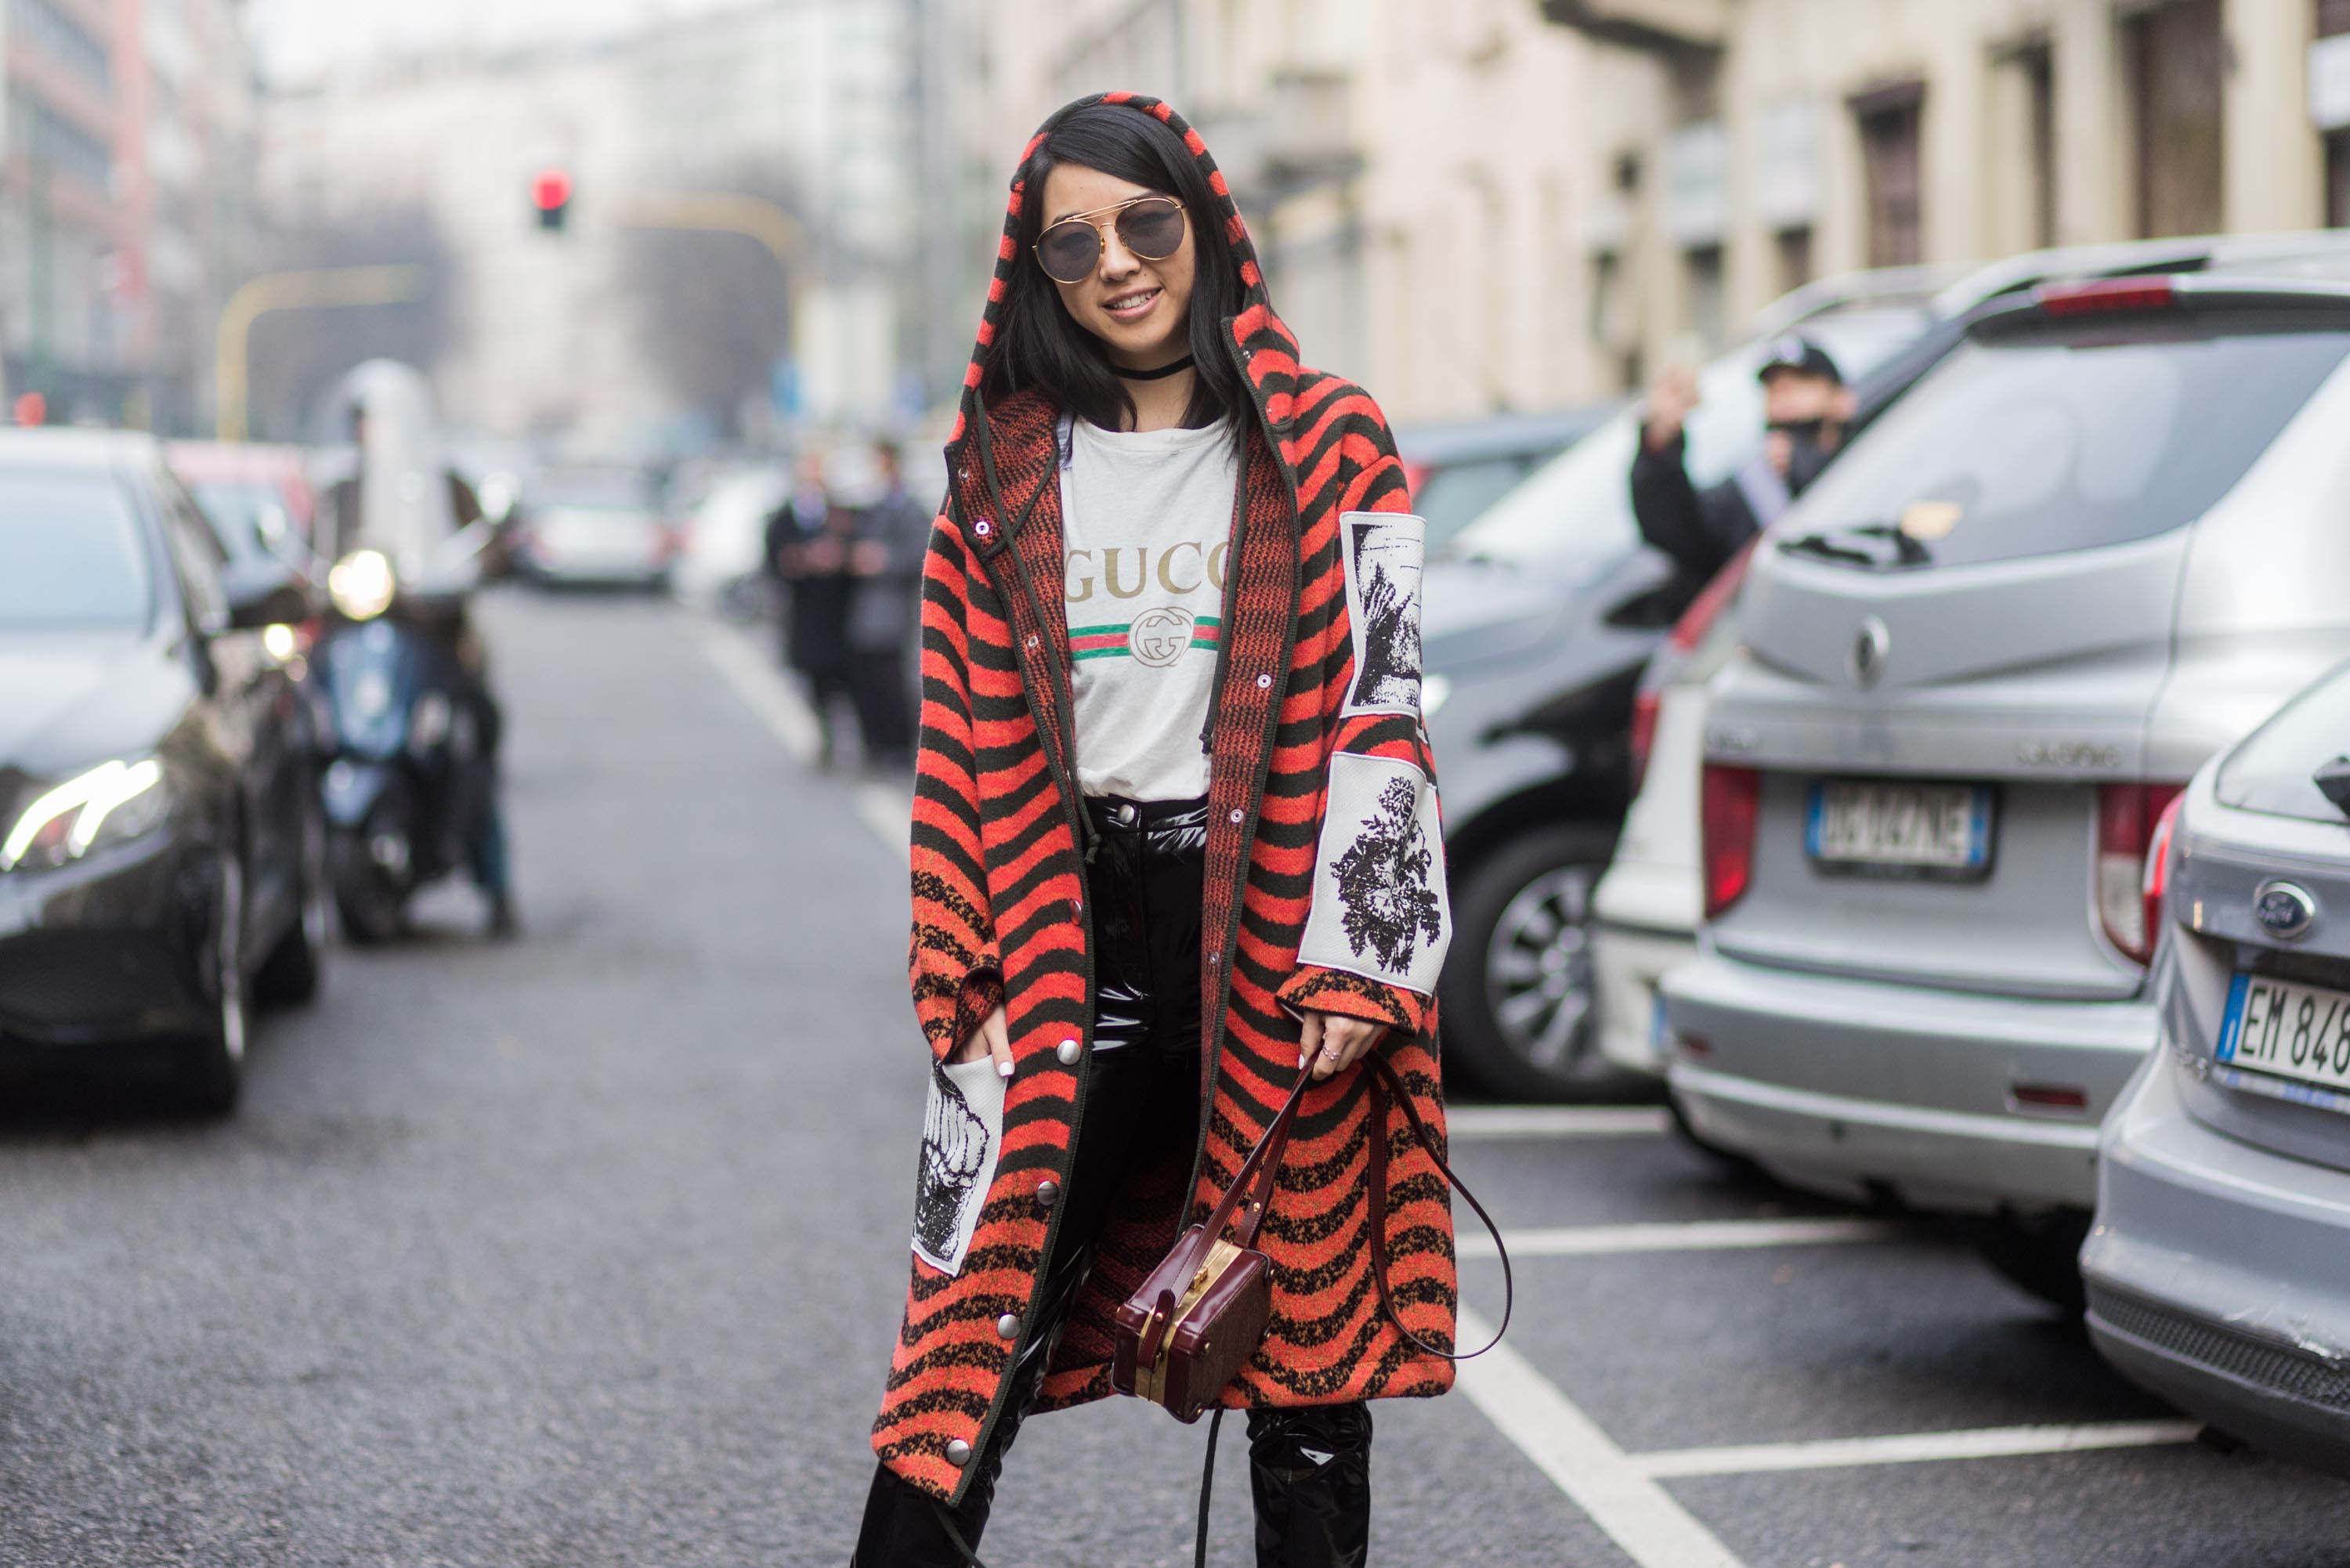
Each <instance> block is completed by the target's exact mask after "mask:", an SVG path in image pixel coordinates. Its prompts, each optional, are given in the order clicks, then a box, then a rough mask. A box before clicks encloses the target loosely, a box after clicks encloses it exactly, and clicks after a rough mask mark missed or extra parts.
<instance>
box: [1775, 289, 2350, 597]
mask: <svg viewBox="0 0 2350 1568" xmlns="http://www.w3.org/2000/svg"><path fill="white" fill-rule="evenodd" d="M2345 354H2350V331H2345V330H2324V331H2310V330H2304V331H2272V330H2246V331H2226V330H2218V331H2214V330H2210V329H2209V328H2205V329H2201V330H2199V331H2196V332H2193V333H2189V332H2182V331H2179V330H2178V328H2177V327H2168V328H2165V327H2155V326H2147V327H2141V328H2127V327H2116V326H2115V325H2111V324H2104V325H2099V326H2095V327H2088V328H2086V329H2085V328H2084V327H2082V326H2081V325H2079V324H2074V323H2051V324H2047V325H2044V326H2033V327H2026V328H2022V329H2021V330H2016V331H2011V332H2005V333H2002V334H2001V335H2000V336H1999V337H1993V338H1989V339H1970V340H1969V341H1967V342H1965V343H1963V344H1961V345H1960V347H1959V348H1958V349H1957V350H1956V351H1954V352H1953V353H1952V354H1951V355H1950V358H1947V359H1945V360H1943V361H1942V363H1941V364H1940V365H1939V366H1937V367H1936V368H1935V369H1933V370H1931V371H1930V372H1929V373H1928V374H1927V375H1926V376H1925V377H1924V378H1922V379H1920V380H1919V381H1918V384H1917V386H1916V387H1914V388H1912V389H1910V391H1909V393H1908V396H1906V397H1904V398H1903V399H1902V400H1900V401H1899V402H1898V403H1896V404H1895V405H1894V406H1893V407H1892V408H1890V409H1888V410H1887V411H1886V413H1885V415H1884V416H1883V417H1882V418H1881V419H1880V420H1878V421H1877V423H1876V424H1875V425H1873V426H1872V427H1871V428H1870V429H1869V430H1868V431H1867V432H1866V433H1865V434H1864V435H1863V436H1861V437H1860V438H1859V439H1858V440H1857V441H1856V442H1855V443H1854V445H1853V449H1852V450H1851V451H1850V452H1846V454H1845V455H1844V457H1843V458H1842V459H1841V460H1840V461H1839V462H1836V463H1835V465H1834V466H1832V467H1831V468H1830V469H1829V470H1828V471H1827V472H1825V473H1824V474H1822V475H1821V476H1820V478H1819V480H1818V482H1817V483H1814V485H1813V486H1812V488H1811V489H1810V490H1809V491H1807V492H1805V493H1804V497H1803V499H1802V500H1801V501H1800V502H1799V503H1798V504H1796V505H1795V506H1794V509H1792V510H1791V511H1790V512H1789V513H1788V514H1787V515H1786V517H1785V518H1784V519H1783V521H1782V523H1781V524H1780V526H1779V529H1778V530H1777V537H1778V538H1779V539H1780V540H1781V541H1782V543H1783V545H1790V546H1793V547H1795V548H1798V549H1801V548H1804V547H1806V546H1810V547H1813V548H1814V549H1816V550H1817V552H1818V553H1819V554H1821V555H1822V556H1824V557H1825V558H1828V559H1851V560H1854V561H1856V563H1865V564H1874V565H1887V566H1928V565H1938V566H1960V565H1967V564H1970V563H1975V562H1984V561H2004V560H2014V559H2019V558H2022V557H2025V556H2047V555H2054V554H2057V553H2060V552H2063V551H2067V550H2086V549H2095V548H2097V547H2099V546H2101V545H2119V544H2125V543H2127V542H2129V541H2131V540H2136V539H2146V538H2151V537H2153V536H2154V535H2158V534H2162V533H2167V532H2168V531H2169V530H2171V529H2173V528H2177V527H2178V526H2180V525H2181V524H2186V523H2189V522H2192V521H2193V520H2194V519H2196V518H2197V517H2199V516H2201V515H2202V514H2204V513H2205V512H2206V511H2208V510H2210V507H2211V506H2212V504H2214V503H2216V502H2217V501H2219V499H2220V497H2221V496H2223V495H2225V494H2226V493H2228V491H2229V490H2230V488H2231V487H2232V486H2233V485H2234V484H2235V483H2236V481H2237V480H2239V479H2240V478H2241V477H2242V476H2243V473H2244V471H2245V470H2246V469H2248V468H2250V467H2251V465H2252V463H2253V462H2254V460H2256V459H2257V458H2258V457H2259V456H2260V455H2261V453H2262V452H2264V451H2265V450H2267V448H2268V445H2269V443H2270V442H2271V441H2274V440H2275V439H2276V435H2277V432H2278V431H2281V430H2282V429H2283V428H2284V425H2285V421H2288V420H2290V419H2291V418H2292V417H2293V414H2294V413H2295V412H2297V411H2298V410H2300V408H2301V407H2302V405H2303V403H2306V402H2307V401H2308V400H2309V398H2310V395H2311V394H2312V393H2313V392H2314V391H2315V390H2316V389H2317V386H2318V384H2319V383H2320V382H2321V381H2323V380H2324V379H2325V378H2326V376H2327V375H2328V374H2329V373H2331V372H2332V371H2333V370H2334V368H2335V367H2336V366H2338V365H2340V364H2341V363H2342V360H2343V358H2344V356H2345ZM1897 534H1898V535H1899V536H1900V537H1898V538H1895V537H1894V535H1897ZM1887 541H1889V542H1890V543H1892V544H1894V545H1899V546H1900V548H1899V550H1898V551H1894V550H1889V549H1884V548H1881V547H1880V546H1881V545H1882V544H1883V543H1884V542H1887ZM1848 545H1849V546H1854V547H1852V548H1850V549H1849V552H1848V553H1839V552H1844V551H1846V547H1847V546H1848Z"/></svg>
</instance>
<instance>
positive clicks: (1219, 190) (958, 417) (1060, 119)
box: [947, 92, 1298, 467]
mask: <svg viewBox="0 0 2350 1568" xmlns="http://www.w3.org/2000/svg"><path fill="white" fill-rule="evenodd" d="M1097 104H1117V105H1118V106H1120V107H1122V108H1125V109H1130V110H1131V111H1132V112H1134V113H1136V114H1147V115H1149V116H1150V117H1151V118H1152V119H1156V120H1159V122H1160V123H1162V124H1164V125H1165V126H1167V128H1168V129H1169V130H1172V131H1174V132H1175V134H1176V135H1177V136H1178V137H1180V138H1181V139H1182V142H1183V145H1184V147H1185V148H1186V149H1188V150H1189V151H1190V152H1191V157H1192V159H1193V160H1194V161H1195V162H1196V163H1197V164H1198V166H1199V171H1200V173H1201V177H1202V178H1203V179H1205V180H1206V182H1207V184H1208V189H1209V191H1210V192H1211V193H1212V194H1213V196H1214V199H1215V202H1216V211H1215V213H1213V214H1211V216H1212V217H1213V218H1214V219H1215V220H1216V221H1218V222H1220V223H1222V226H1223V234H1224V239H1225V241H1226V243H1227V244H1229V245H1230V247H1231V249H1232V259H1233V261H1234V262H1235V263H1236V264H1237V265H1238V266H1239V268H1240V283H1241V297H1242V305H1241V309H1240V311H1239V313H1238V314H1236V315H1235V316H1233V317H1230V318H1229V319H1227V320H1226V321H1225V323H1224V330H1225V336H1226V337H1229V338H1230V339H1231V343H1232V352H1233V354H1234V355H1235V356H1236V357H1237V358H1239V359H1240V360H1241V361H1242V362H1243V379H1245V380H1248V381H1251V382H1253V384H1254V387H1255V396H1256V399H1257V402H1258V406H1259V408H1260V410H1262V412H1263V417H1264V419H1265V421H1266V424H1267V426H1268V430H1269V433H1271V434H1273V435H1274V437H1275V438H1276V444H1277V443H1278V437H1279V435H1280V433H1281V431H1283V429H1284V427H1285V426H1286V425H1287V422H1288V419H1289V408H1290V401H1291V398H1292V396H1293V393H1294V390H1295V382H1296V379H1297V369H1298V365H1297V340H1296V338H1295V337H1293V336H1292V335H1291V333H1290V331H1289V329H1288V327H1285V326H1284V325H1283V324H1282V322H1281V319H1280V317H1277V316H1275V315H1274V309H1273V301H1272V298H1271V297H1270V296H1268V295H1267V293H1266V291H1265V286H1264V269H1263V266H1262V265H1259V263H1258V261H1257V254H1256V246H1255V244H1254V243H1253V241H1251V240H1250V238H1249V232H1248V224H1247V223H1244V222H1243V221H1242V218H1241V212H1240V208H1239V207H1238V206H1237V205H1235V204H1234V203H1233V202H1232V189H1231V187H1230V186H1229V185H1228V184H1227V183H1226V182H1225V180H1224V174H1223V171H1222V170H1221V169H1219V168H1217V167H1216V161H1215V158H1214V157H1213V155H1211V153H1210V152H1209V151H1208V145H1207V143H1206V142H1204V141H1202V140H1201V139H1200V133H1199V132H1198V131H1197V130H1193V129H1192V128H1191V125H1190V124H1189V123H1188V122H1187V121H1186V120H1185V119H1183V117H1182V116H1181V115H1180V114H1178V113H1176V112H1175V109H1174V107H1173V106H1172V105H1171V104H1169V103H1167V102H1166V101H1165V100H1164V99H1155V98H1148V97H1145V96H1144V95H1142V94H1140V93H1132V92H1106V93H1095V94H1092V95H1090V96H1088V97H1086V98H1081V99H1076V100H1075V101H1074V102H1071V103H1066V104H1064V105H1062V106H1061V107H1060V108H1059V109H1055V110H1054V111H1053V113H1052V115H1051V116H1050V117H1049V118H1047V119H1045V123H1044V124H1042V125H1040V126H1038V127H1037V128H1036V132H1035V135H1033V136H1031V137H1030V138H1029V139H1028V142H1027V145H1026V146H1024V147H1023V148H1022V149H1021V150H1020V161H1019V162H1018V163H1017V164H1016V165H1015V166H1014V170H1013V174H1012V189H1011V195H1010V197H1009V199H1008V200H1007V201H1006V202H1005V203H1004V213H1003V237H1002V238H1001V240H999V241H998V243H997V244H996V249H995V272H994V275H993V277H992V278H990V279H989V281H988V286H987V307H986V309H985V310H984V311H983V313H982V314H981V317H980V322H979V337H978V341H977V343H976V344H975V345H974V346H973V347H972V355H971V363H970V364H969V365H968V366H966V367H965V368H964V369H963V378H962V399H961V401H960V403H959V405H958V407H957V409H956V410H955V422H954V430H953V433H952V434H951V435H950V436H949V437H948V439H947V460H948V463H949V466H950V467H952V466H953V465H954V464H955V462H956V460H957V458H958V457H959V456H960V454H961V452H962V445H963V442H964V440H965V438H966V437H967V436H968V435H970V433H971V431H972V426H973V424H974V422H975V421H976V420H977V417H978V415H979V413H980V407H981V405H980V380H981V377H982V376H983V374H984V372H985V370H986V367H987V363H988V360H989V358H990V356H991V355H992V354H993V351H994V347H995V340H996V335H997V333H998V332H999V331H1000V330H1001V329H1002V328H1003V321H1004V317H1005V314H1006V313H1007V312H1008V311H1009V310H1010V308H1011V301H1012V297H1013V276H1014V270H1015V269H1016V268H1019V267H1022V266H1033V265H1035V262H1034V260H1033V259H1032V258H1031V257H1030V256H1029V255H1028V254H1026V252H1025V251H1024V249H1023V248H1022V246H1021V244H1020V220H1021V214H1022V213H1023V211H1024V202H1028V201H1032V200H1035V201H1041V200H1043V197H1044V192H1041V191H1030V190H1028V189H1027V181H1026V178H1025V176H1026V172H1027V169H1028V163H1029V161H1030V160H1031V159H1032V158H1034V157H1035V155H1036V150H1037V149H1038V148H1039V147H1042V146H1043V145H1044V144H1045V141H1046V140H1048V139H1049V138H1050V137H1051V136H1052V134H1053V132H1054V131H1055V130H1057V129H1058V128H1059V127H1060V126H1061V125H1062V124H1063V123H1065V122H1066V120H1067V119H1069V117H1070V116H1072V115H1075V114H1077V113H1079V112H1080V111H1082V110H1085V109H1091V108H1093V107H1094V106H1096V105H1097Z"/></svg>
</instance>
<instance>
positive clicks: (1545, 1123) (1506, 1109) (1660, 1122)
mask: <svg viewBox="0 0 2350 1568" xmlns="http://www.w3.org/2000/svg"><path fill="white" fill-rule="evenodd" d="M1670 1126H1672V1118H1671V1117H1670V1116H1667V1115H1666V1114H1665V1112H1664V1110H1663V1109H1662V1108H1661V1107H1659V1106H1446V1107H1445V1108H1444V1131H1445V1136H1446V1137H1450V1138H1451V1139H1452V1140H1453V1141H1454V1142H1456V1143H1458V1142H1460V1141H1461V1140H1462V1139H1474V1140H1478V1141H1482V1140H1485V1139H1488V1138H1520V1137H1648V1136H1650V1135H1653V1134H1656V1133H1661V1132H1663V1131H1664V1130H1665V1129H1666V1128H1667V1127H1670Z"/></svg>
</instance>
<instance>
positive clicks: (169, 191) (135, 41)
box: [0, 0, 256, 431]
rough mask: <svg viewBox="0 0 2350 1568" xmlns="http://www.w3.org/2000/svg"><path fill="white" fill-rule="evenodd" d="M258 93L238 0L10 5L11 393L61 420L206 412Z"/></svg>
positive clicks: (0, 376) (162, 418)
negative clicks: (33, 397) (42, 404)
mask: <svg viewBox="0 0 2350 1568" xmlns="http://www.w3.org/2000/svg"><path fill="white" fill-rule="evenodd" d="M255 96H256V88H255V76H254V68H253V62H252V55H251V50H250V47H249V46H248V44H247V41H246V38H245V36H244V26H243V19H242V16H241V14H240V9H239V7H238V6H237V5H235V4H234V3H233V0H0V383H5V386H6V387H7V388H8V389H11V390H12V391H14V392H25V391H34V392H38V393H40V394H41V395H42V396H43V398H44V399H45V400H46V401H47V404H48V405H49V412H50V417H52V418H55V419H84V420H96V421H107V422H114V421H121V422H128V423H131V424H136V425H152V426H154V427H155V428H158V429H162V430H167V431H184V430H188V429H192V428H194V427H196V426H197V425H199V424H200V423H201V422H202V421H203V420H204V419H206V418H207V417H208V413H209V407H208V404H209V399H210V395H211V394H210V382H211V374H212V364H213V342H212V325H213V321H214V319H215V318H216V317H217V315H218V311H219V306H220V303H221V301H222V299H223V298H224V296H225V293H226V292H227V291H228V290H229V289H231V288H233V287H234V285H235V283H236V281H237V280H238V278H239V277H241V276H242V275H243V271H244V267H245V266H246V265H249V260H250V251H251V237H252V213H251V200H250V174H251V170H252V167H253V133H254V113H255Z"/></svg>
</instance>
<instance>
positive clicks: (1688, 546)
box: [1632, 336, 1856, 597]
mask: <svg viewBox="0 0 2350 1568" xmlns="http://www.w3.org/2000/svg"><path fill="white" fill-rule="evenodd" d="M1757 373H1758V374H1759V375H1760V377H1761V378H1762V381H1763V424H1764V427H1765V433H1764V435H1763V446H1762V449H1761V450H1760V451H1759V452H1756V453H1755V454H1754V455H1753V456H1752V457H1751V458H1749V459H1748V460H1747V461H1746V462H1744V463H1743V464H1742V465H1741V466H1740V467H1739V469H1738V471H1737V472H1735V473H1732V474H1731V476H1730V477H1729V478H1728V479H1725V480H1723V481H1722V482H1721V483H1719V484H1715V485H1711V486H1709V487H1708V488H1706V489H1704V490H1700V489H1698V488H1697V486H1696V485H1695V484H1693V483H1690V476H1689V470H1688V468H1687V466H1686V465H1685V464H1684V462H1683V460H1682V454H1683V449H1684V447H1685V446H1686V444H1687V443H1686V440H1685V438H1684V436H1683V434H1682V431H1681V426H1682V422H1683V421H1685V420H1687V419H1688V417H1689V413H1690V410H1692V409H1694V408H1696V407H1697V403H1698V389H1697V378H1696V377H1695V376H1694V375H1693V374H1691V373H1690V371H1688V370H1686V369H1673V370H1669V371H1667V372H1666V373H1665V374H1664V375H1663V376H1662V377H1660V378H1659V379H1658V381H1657V384H1656V386H1655V387H1654V388H1653V389H1650V391H1649V393H1648V417H1647V420H1646V422H1645V423H1644V424H1643V426H1642V428H1641V432H1640V448H1639V451H1638V453H1637V454H1636V455H1635V456H1634V457H1633V459H1632V513H1633V515H1634V516H1635V517H1637V518H1638V520H1639V524H1640V535H1641V537H1643V538H1645V539H1646V540H1648V543H1649V544H1650V545H1654V546H1655V547H1656V548H1657V549H1659V550H1660V551H1662V552H1663V553H1664V554H1665V555H1666V556H1669V557H1670V558H1671V560H1672V562H1673V564H1674V566H1677V567H1679V576H1680V577H1681V580H1682V582H1683V584H1684V585H1685V587H1686V590H1687V597H1696V595H1697V592H1698V590H1699V589H1700V588H1701V587H1704V586H1705V585H1706V584H1707V583H1708V582H1711V580H1712V579H1713V576H1714V575H1715V574H1716V573H1718V572H1720V571H1721V568H1722V567H1724V566H1728V565H1729V564H1730V562H1731V559H1732V558H1733V557H1735V556H1737V554H1738V553H1739V552H1740V551H1741V550H1742V549H1744V548H1745V547H1746V545H1747V542H1748V541H1749V540H1751V539H1752V538H1753V537H1754V535H1757V534H1759V533H1761V532H1762V531H1763V529H1765V528H1767V527H1769V526H1770V525H1771V524H1773V523H1774V522H1776V521H1777V520H1778V517H1779V514H1781V513H1782V512H1784V511H1785V510H1786V509H1787V505H1788V504H1789V503H1790V502H1791V501H1793V500H1794V498H1795V497H1796V496H1797V495H1800V494H1802V493H1803V491H1804V486H1806V485H1808V484H1809V483H1811V482H1812V481H1813V480H1814V479H1816V478H1818V477H1819V473H1820V471H1821V470H1822V469H1824V468H1825V467H1826V466H1827V465H1828V462H1829V460H1830V459H1831V458H1833V457H1834V456H1835V452H1836V448H1837V447H1838V446H1839V445H1840V444H1841V443H1842V441H1843V440H1844V432H1845V427H1846V425H1847V424H1849V423H1850V422H1851V421H1852V416H1853V410H1854V408H1855V406H1856V405H1855V401H1854V399H1853V394H1852V389H1851V388H1849V387H1847V386H1846V385H1845V381H1844V376H1843V373H1842V372H1840V371H1839V370H1838V369H1836V363H1835V360H1834V359H1833V358H1829V356H1828V352H1827V350H1826V349H1825V348H1821V347H1820V346H1819V345H1818V344H1817V343H1814V342H1813V341H1812V340H1811V339H1809V338H1807V337H1794V336H1789V337H1781V338H1779V339H1777V340H1776V341H1775V342H1773V343H1772V344H1771V345H1770V347H1769V348H1768V349H1767V350H1766V351H1765V353H1764V356H1763V368H1762V369H1761V370H1760V371H1759V372H1757Z"/></svg>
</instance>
